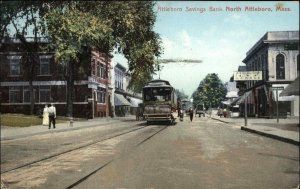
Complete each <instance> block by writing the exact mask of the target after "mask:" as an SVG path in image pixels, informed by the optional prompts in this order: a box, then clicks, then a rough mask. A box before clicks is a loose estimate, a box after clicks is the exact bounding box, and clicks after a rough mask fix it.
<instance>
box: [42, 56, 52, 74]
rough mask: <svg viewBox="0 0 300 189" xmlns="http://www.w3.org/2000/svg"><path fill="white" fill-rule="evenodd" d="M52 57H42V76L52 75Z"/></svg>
mask: <svg viewBox="0 0 300 189" xmlns="http://www.w3.org/2000/svg"><path fill="white" fill-rule="evenodd" d="M50 58H51V57H50V56H40V75H49V74H50Z"/></svg>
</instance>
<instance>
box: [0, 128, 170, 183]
mask: <svg viewBox="0 0 300 189" xmlns="http://www.w3.org/2000/svg"><path fill="white" fill-rule="evenodd" d="M168 127H169V126H161V125H160V126H139V127H138V128H134V129H129V130H128V129H127V130H126V131H121V132H119V133H116V134H112V135H111V136H107V137H105V138H102V139H99V140H97V141H93V142H90V143H86V144H84V145H81V146H79V147H76V148H72V149H70V150H66V151H64V152H61V153H57V154H55V155H50V156H48V157H45V158H41V159H39V160H36V161H32V162H29V163H26V164H23V165H21V166H18V167H15V168H12V169H9V170H5V171H3V172H2V173H1V175H2V176H3V178H4V180H3V181H4V182H5V183H6V184H12V185H11V187H12V188H14V187H15V188H18V186H20V184H21V183H22V182H21V183H18V182H19V181H18V180H20V179H22V176H21V177H18V176H17V175H24V173H28V172H27V170H28V171H32V169H34V170H35V172H36V171H38V170H39V168H38V167H41V168H42V169H43V166H45V165H46V167H47V166H49V165H50V166H51V164H52V163H53V162H54V163H55V162H57V160H56V159H57V158H59V159H61V158H63V157H70V156H72V154H74V153H75V154H78V153H82V152H83V151H85V150H88V149H89V148H98V149H99V146H98V145H100V146H101V145H103V142H104V143H107V142H108V143H110V142H109V141H115V140H117V141H120V140H121V141H122V140H123V141H124V139H126V138H127V139H130V141H131V143H130V147H129V148H126V150H125V151H122V152H121V153H116V154H115V155H112V156H110V157H109V158H107V159H105V158H104V161H103V160H101V161H99V162H98V163H96V164H95V166H93V167H89V168H87V169H86V170H85V171H84V172H85V173H84V174H83V173H82V174H81V175H80V174H79V175H78V176H77V178H76V177H75V178H73V179H70V178H69V179H68V181H67V182H65V181H64V182H65V184H63V185H60V186H61V187H62V188H73V187H77V186H78V185H80V184H81V183H83V182H85V181H86V180H87V179H88V178H89V177H91V176H93V175H94V174H96V173H99V172H100V171H101V170H102V169H104V168H105V167H107V166H108V165H110V164H111V163H113V162H114V161H116V160H118V159H121V158H122V157H126V156H128V155H129V154H130V153H132V152H133V151H134V150H135V149H136V148H138V147H139V146H141V145H142V144H145V143H146V142H147V141H149V140H150V139H151V138H153V137H154V136H155V135H157V134H159V133H160V132H162V131H163V130H165V129H167V128H168ZM135 132H138V133H135ZM128 134H129V135H128ZM130 134H133V135H130ZM136 134H137V136H138V138H135V137H134V138H132V136H135V135H136ZM120 137H125V138H120ZM125 141H126V140H125ZM93 145H96V146H93ZM50 162H52V163H50ZM49 163H50V164H49ZM61 163H63V162H61ZM97 164H98V165H99V166H97ZM54 166H57V165H54ZM46 172H47V171H46ZM15 176H17V178H15ZM45 176H46V175H45ZM48 176H50V175H48ZM48 176H46V177H45V178H47V177H48ZM57 176H58V175H56V177H57ZM12 177H14V179H13V180H11V178H12ZM58 177H59V176H58ZM5 178H8V180H6V179H5ZM31 179H32V178H30V180H31ZM74 181H75V182H74ZM30 182H31V181H30ZM30 182H29V183H30ZM50 182H51V181H50ZM70 183H71V184H70ZM15 184H17V185H16V186H14V185H15ZM45 184H46V183H45ZM9 187H10V186H9ZM27 187H29V188H30V186H29V185H28V186H27ZM52 187H53V186H52ZM52 187H50V188H52ZM56 187H57V186H56ZM56 187H54V188H56ZM47 188H48V187H47Z"/></svg>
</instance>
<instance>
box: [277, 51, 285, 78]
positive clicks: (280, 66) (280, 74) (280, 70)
mask: <svg viewBox="0 0 300 189" xmlns="http://www.w3.org/2000/svg"><path fill="white" fill-rule="evenodd" d="M276 79H285V67H284V56H283V54H279V55H277V56H276Z"/></svg>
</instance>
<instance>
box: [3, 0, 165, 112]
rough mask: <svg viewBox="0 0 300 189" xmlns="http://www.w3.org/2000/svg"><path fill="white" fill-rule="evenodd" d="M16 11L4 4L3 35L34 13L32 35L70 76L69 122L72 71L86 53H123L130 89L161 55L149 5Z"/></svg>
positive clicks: (45, 4)
mask: <svg viewBox="0 0 300 189" xmlns="http://www.w3.org/2000/svg"><path fill="white" fill-rule="evenodd" d="M15 5H16V3H13V6H15ZM16 6H17V7H18V8H17V9H16V10H13V8H11V7H12V4H10V3H3V7H2V8H1V16H5V15H6V13H10V12H12V13H10V15H12V16H6V17H5V19H4V20H5V22H3V24H1V34H3V36H4V35H5V34H7V33H8V32H7V27H8V23H10V22H11V21H12V20H14V19H15V17H14V16H13V15H18V14H24V15H25V16H26V10H27V9H28V7H34V8H35V11H34V14H36V15H37V16H36V17H37V18H38V19H39V20H40V22H39V26H38V27H37V29H38V30H36V33H37V31H39V32H40V34H43V35H46V36H48V37H49V38H50V40H51V44H50V49H54V50H55V59H56V62H61V63H64V64H65V65H66V67H67V70H68V72H67V73H68V74H67V86H68V87H67V89H68V95H67V99H68V100H67V102H68V113H67V114H68V116H72V112H73V108H72V105H73V97H72V93H73V91H72V90H73V85H74V81H73V66H74V63H75V62H77V61H79V55H80V54H82V53H84V52H86V50H87V49H89V50H91V49H96V50H98V51H101V52H103V53H107V54H109V53H111V52H112V51H113V50H114V49H117V51H118V52H119V53H123V54H124V56H125V58H127V60H128V67H129V74H130V75H131V77H132V80H131V83H130V84H129V86H130V87H133V86H134V85H140V83H139V82H137V81H142V80H147V79H149V76H150V75H151V74H152V73H154V64H155V62H154V59H155V57H158V56H159V55H160V53H161V51H162V49H161V39H160V37H159V35H158V34H157V33H155V32H154V31H153V26H154V23H155V19H156V16H155V14H154V11H153V6H154V3H153V2H151V1H142V2H136V1H129V2H116V1H108V2H104V1H62V2H61V1H26V2H24V3H21V5H16ZM2 10H3V11H4V13H3V12H2ZM1 23H2V22H1ZM23 36H24V35H23ZM0 38H1V39H2V35H1V36H0Z"/></svg>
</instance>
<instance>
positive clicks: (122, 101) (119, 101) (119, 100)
mask: <svg viewBox="0 0 300 189" xmlns="http://www.w3.org/2000/svg"><path fill="white" fill-rule="evenodd" d="M114 99H115V106H131V104H130V102H128V100H126V98H125V97H124V96H123V95H120V94H115V95H114Z"/></svg>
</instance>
